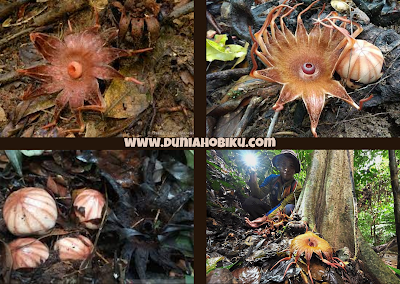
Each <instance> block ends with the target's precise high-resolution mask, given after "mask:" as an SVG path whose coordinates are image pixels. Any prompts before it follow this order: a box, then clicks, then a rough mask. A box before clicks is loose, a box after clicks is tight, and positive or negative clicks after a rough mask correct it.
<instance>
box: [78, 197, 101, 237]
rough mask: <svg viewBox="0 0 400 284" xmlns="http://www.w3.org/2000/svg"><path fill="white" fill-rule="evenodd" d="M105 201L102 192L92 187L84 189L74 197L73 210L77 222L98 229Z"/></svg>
mask: <svg viewBox="0 0 400 284" xmlns="http://www.w3.org/2000/svg"><path fill="white" fill-rule="evenodd" d="M105 203H106V201H105V199H104V197H103V194H101V193H100V192H99V191H97V190H94V189H85V190H83V191H82V192H81V193H79V194H78V196H77V197H76V198H75V201H74V210H75V215H76V216H77V217H78V219H79V222H81V223H83V224H84V225H85V227H86V228H88V229H98V228H99V226H100V220H101V213H102V211H103V207H104V204H105Z"/></svg>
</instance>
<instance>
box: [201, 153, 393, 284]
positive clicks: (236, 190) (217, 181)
mask: <svg viewBox="0 0 400 284" xmlns="http://www.w3.org/2000/svg"><path fill="white" fill-rule="evenodd" d="M237 174H238V172H237V171H236V169H235V166H232V163H231V164H230V166H228V165H227V164H225V162H224V161H223V159H222V158H221V157H219V156H218V154H217V153H216V152H215V151H211V152H210V154H209V155H208V163H207V230H206V236H207V244H206V258H207V259H206V262H207V273H208V274H207V281H208V283H220V282H219V281H221V282H224V283H228V282H229V281H233V282H232V283H235V282H234V281H237V282H236V283H246V284H247V283H252V284H258V283H264V284H265V283H311V280H310V279H309V277H307V274H308V273H307V265H306V263H307V261H306V259H305V256H304V255H302V256H301V257H300V259H299V261H298V262H297V265H292V266H291V267H290V268H289V269H288V270H287V272H286V273H285V271H286V268H287V267H288V265H289V263H290V262H292V261H293V259H294V258H292V259H291V260H286V261H283V262H281V263H280V264H279V265H277V266H276V267H274V265H275V264H277V263H278V261H279V260H281V259H282V258H284V257H287V256H289V248H290V242H292V241H293V239H294V238H295V237H296V236H299V235H302V234H304V233H305V232H306V230H307V229H306V226H305V223H304V222H303V221H300V222H299V220H300V219H301V218H300V216H297V215H296V214H293V216H290V217H289V216H286V215H284V214H283V215H280V216H275V217H274V218H273V219H272V222H270V223H268V224H265V225H263V226H260V227H259V228H251V227H249V226H248V225H247V224H246V223H245V217H249V214H248V213H246V212H245V211H244V210H243V208H242V206H241V204H242V202H243V201H244V200H245V198H246V195H248V187H247V186H245V185H243V186H242V187H241V190H240V187H239V186H238V183H237V178H235V176H236V175H237ZM319 237H321V238H323V236H321V235H320V236H319ZM335 256H338V257H339V259H341V260H342V261H343V263H344V264H345V269H342V268H341V267H338V268H333V267H331V266H329V265H326V264H324V263H323V262H322V261H321V260H320V259H319V258H318V257H317V256H316V255H315V254H314V256H313V257H312V258H311V263H310V271H311V276H312V278H313V279H314V283H321V282H323V283H342V284H353V283H358V284H360V283H365V284H367V283H368V284H372V283H373V282H372V281H371V280H370V279H369V278H368V275H366V273H365V272H364V271H363V269H362V264H361V263H360V261H359V260H353V259H351V258H350V255H349V253H348V249H346V248H335ZM396 257H397V256H396ZM382 259H383V261H385V262H386V263H387V264H389V265H391V266H392V267H396V265H397V260H395V259H394V257H393V255H391V256H390V257H389V256H388V255H384V256H382Z"/></svg>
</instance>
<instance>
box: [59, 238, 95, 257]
mask: <svg viewBox="0 0 400 284" xmlns="http://www.w3.org/2000/svg"><path fill="white" fill-rule="evenodd" d="M54 249H55V250H58V255H59V256H60V259H61V260H83V259H86V258H87V257H88V256H89V254H90V253H91V252H92V249H93V243H92V242H91V241H90V240H89V239H88V238H86V237H84V236H82V235H79V236H78V237H76V238H72V237H67V238H62V239H60V240H58V241H57V242H56V243H55V244H54Z"/></svg>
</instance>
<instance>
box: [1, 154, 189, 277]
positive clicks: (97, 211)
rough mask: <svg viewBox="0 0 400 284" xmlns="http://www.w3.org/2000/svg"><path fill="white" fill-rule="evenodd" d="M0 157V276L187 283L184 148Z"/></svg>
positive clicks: (187, 208) (185, 169)
mask: <svg viewBox="0 0 400 284" xmlns="http://www.w3.org/2000/svg"><path fill="white" fill-rule="evenodd" d="M0 160H1V162H0V168H1V178H0V182H1V191H0V208H2V214H0V252H1V253H0V264H1V272H0V283H86V282H87V281H90V282H91V283H171V284H175V283H194V188H193V186H194V152H193V151H190V150H176V151H151V150H147V151H139V150H99V151H94V150H68V151H67V150H46V151H44V150H40V151H37V150H25V151H20V150H7V151H3V150H2V151H0Z"/></svg>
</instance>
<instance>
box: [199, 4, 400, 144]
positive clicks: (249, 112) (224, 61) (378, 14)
mask: <svg viewBox="0 0 400 284" xmlns="http://www.w3.org/2000/svg"><path fill="white" fill-rule="evenodd" d="M329 3H330V4H329ZM206 5H207V6H206V9H207V38H206V61H207V68H206V74H207V75H206V76H207V77H206V80H207V83H206V85H207V119H206V123H207V128H206V129H207V136H208V137H276V138H278V137H279V138H281V137H285V138H293V137H314V136H315V137H317V136H319V137H329V138H330V137H349V138H353V137H362V138H369V137H398V136H399V131H398V129H399V121H400V120H399V114H400V112H399V108H400V102H399V101H400V100H399V97H398V93H399V90H400V89H399V88H400V83H399V82H400V80H399V76H400V75H399V74H400V73H399V70H400V69H399V68H400V57H399V55H400V46H399V45H398V42H399V40H400V34H399V29H398V25H399V24H400V12H399V11H400V10H399V8H400V6H399V4H398V3H394V4H393V5H392V6H390V5H387V4H382V5H380V6H379V7H378V6H375V5H372V6H374V7H372V6H370V5H366V4H365V3H364V2H363V1H354V2H352V1H350V2H349V1H331V2H329V1H305V2H304V3H301V2H300V1H278V0H273V1H241V0H231V1H223V2H221V1H217V2H216V1H208V2H207V4H206ZM375 9H376V10H375Z"/></svg>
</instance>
